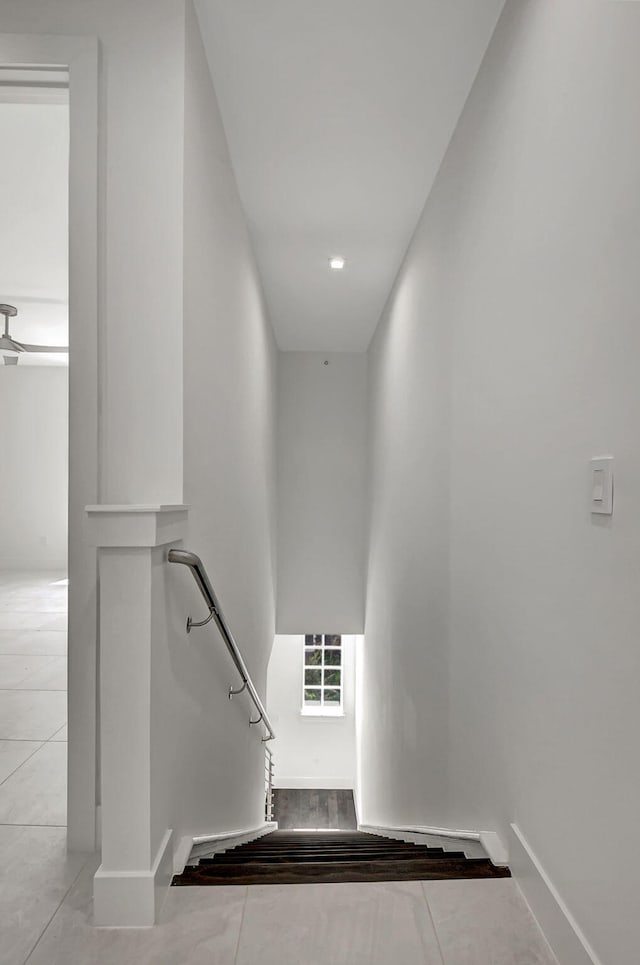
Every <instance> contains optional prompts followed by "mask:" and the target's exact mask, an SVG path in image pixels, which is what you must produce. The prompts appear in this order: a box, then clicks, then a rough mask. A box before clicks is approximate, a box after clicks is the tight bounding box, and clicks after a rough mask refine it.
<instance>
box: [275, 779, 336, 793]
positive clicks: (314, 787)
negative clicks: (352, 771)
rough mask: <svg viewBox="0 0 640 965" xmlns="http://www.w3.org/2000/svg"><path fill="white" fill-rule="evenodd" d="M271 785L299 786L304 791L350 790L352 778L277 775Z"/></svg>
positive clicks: (282, 786)
mask: <svg viewBox="0 0 640 965" xmlns="http://www.w3.org/2000/svg"><path fill="white" fill-rule="evenodd" d="M273 786H274V787H275V788H280V787H281V788H285V787H286V788H301V789H302V790H305V791H336V790H339V791H352V790H353V780H352V779H351V778H350V777H280V776H279V775H278V777H277V778H276V779H275V781H274V784H273Z"/></svg>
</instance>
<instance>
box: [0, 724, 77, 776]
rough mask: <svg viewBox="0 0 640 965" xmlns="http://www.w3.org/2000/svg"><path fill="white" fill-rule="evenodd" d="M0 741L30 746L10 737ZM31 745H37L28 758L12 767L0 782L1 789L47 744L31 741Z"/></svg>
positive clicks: (26, 742)
mask: <svg viewBox="0 0 640 965" xmlns="http://www.w3.org/2000/svg"><path fill="white" fill-rule="evenodd" d="M60 730H62V728H60ZM0 739H1V740H12V739H13V740H15V742H16V744H30V743H32V742H31V741H19V740H17V739H15V738H10V737H9V738H5V737H3V738H0ZM33 743H34V744H37V745H38V746H37V747H36V748H35V750H33V751H31V753H30V754H29V756H28V757H25V759H24V760H23V761H21V763H20V764H18V766H17V767H14V769H13V770H12V771H11V773H10V774H7V776H6V777H5V778H4V779H3V780H2V781H0V787H2V785H3V784H4V783H5V782H6V781H8V780H9V778H10V777H13V775H14V774H16V773H17V771H19V770H20V768H21V767H22V765H23V764H26V763H27V761H30V760H31V758H32V757H33V755H34V754H37V753H38V751H39V750H41V748H43V747H44V745H45V744H47V743H48V741H33Z"/></svg>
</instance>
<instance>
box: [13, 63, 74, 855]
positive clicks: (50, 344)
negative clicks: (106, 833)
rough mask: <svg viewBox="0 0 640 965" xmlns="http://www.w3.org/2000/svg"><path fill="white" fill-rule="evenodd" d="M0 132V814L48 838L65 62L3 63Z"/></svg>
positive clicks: (56, 771)
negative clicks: (44, 67)
mask: <svg viewBox="0 0 640 965" xmlns="http://www.w3.org/2000/svg"><path fill="white" fill-rule="evenodd" d="M52 75H53V76H52ZM0 131H1V132H2V140H3V150H2V152H0V205H1V207H0V210H2V212H3V219H2V220H3V230H2V232H0V322H2V329H3V332H2V335H1V337H0V413H1V414H2V420H3V425H4V431H3V445H2V459H1V461H0V493H1V494H2V496H1V499H0V825H5V826H9V827H16V828H29V827H38V828H47V829H51V833H52V834H53V835H54V837H55V836H56V834H57V835H58V836H60V835H65V834H66V832H65V828H66V823H67V788H66V784H67V584H68V568H67V564H68V558H67V545H68V522H67V504H68V475H69V472H68V463H69V460H68V422H69V420H68V372H69V369H68V359H69V355H68V351H67V347H68V338H69V313H68V303H69V298H68V277H69V267H68V248H69V244H68V239H69V218H68V211H69V95H68V81H67V75H66V72H59V71H56V72H46V71H37V72H31V71H25V70H20V71H11V72H4V74H3V75H2V76H0Z"/></svg>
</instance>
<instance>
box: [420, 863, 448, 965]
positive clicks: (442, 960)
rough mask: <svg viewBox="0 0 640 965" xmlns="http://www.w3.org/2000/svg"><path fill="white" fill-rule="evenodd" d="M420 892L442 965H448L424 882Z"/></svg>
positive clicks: (421, 883)
mask: <svg viewBox="0 0 640 965" xmlns="http://www.w3.org/2000/svg"><path fill="white" fill-rule="evenodd" d="M420 890H421V892H422V897H423V899H424V903H425V907H426V909H427V914H428V916H429V921H430V922H431V927H432V928H433V934H434V935H435V939H436V945H437V946H438V952H439V953H440V961H441V962H442V965H447V962H446V961H445V957H444V951H443V950H442V945H441V944H440V935H439V934H438V929H437V928H436V922H435V919H434V917H433V914H432V911H431V905H430V904H429V899H428V898H427V892H426V891H425V887H424V881H421V882H420Z"/></svg>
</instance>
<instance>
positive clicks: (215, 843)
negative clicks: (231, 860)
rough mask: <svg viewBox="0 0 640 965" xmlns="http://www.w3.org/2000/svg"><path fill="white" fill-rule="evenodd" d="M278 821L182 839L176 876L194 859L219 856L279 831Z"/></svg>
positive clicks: (174, 865) (175, 865) (178, 850)
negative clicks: (221, 853) (190, 858)
mask: <svg viewBox="0 0 640 965" xmlns="http://www.w3.org/2000/svg"><path fill="white" fill-rule="evenodd" d="M277 830H278V824H277V822H276V821H265V823H264V824H260V825H258V827H256V828H243V829H239V830H237V831H221V832H218V833H214V834H199V835H196V836H195V837H186V838H182V839H181V841H180V844H179V845H178V847H177V848H176V852H175V855H174V864H173V869H174V874H182V872H183V871H184V867H185V865H186V863H187V861H188V860H189V857H192V858H202V857H205V856H207V855H213V854H219V853H220V852H221V851H228V850H229V848H237V847H238V845H239V844H247V843H248V842H249V841H255V840H256V839H257V838H261V837H262V836H263V835H265V834H270V833H271V831H277Z"/></svg>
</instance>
